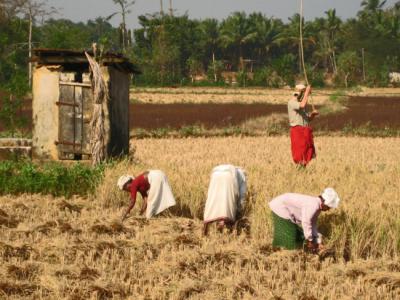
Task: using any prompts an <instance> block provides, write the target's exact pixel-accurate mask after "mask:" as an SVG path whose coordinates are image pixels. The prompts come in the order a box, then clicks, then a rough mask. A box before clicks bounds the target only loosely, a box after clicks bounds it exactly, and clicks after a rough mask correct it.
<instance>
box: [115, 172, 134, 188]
mask: <svg viewBox="0 0 400 300" xmlns="http://www.w3.org/2000/svg"><path fill="white" fill-rule="evenodd" d="M133 178H134V177H133V176H131V175H122V176H121V177H120V178H119V179H118V182H117V186H118V187H119V189H120V190H123V189H124V186H125V184H127V183H128V182H129V181H130V180H132V179H133Z"/></svg>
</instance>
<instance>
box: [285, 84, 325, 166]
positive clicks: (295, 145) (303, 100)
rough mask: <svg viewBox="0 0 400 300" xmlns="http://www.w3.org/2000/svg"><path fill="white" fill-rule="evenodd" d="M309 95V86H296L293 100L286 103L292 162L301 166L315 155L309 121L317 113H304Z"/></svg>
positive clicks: (314, 111)
mask: <svg viewBox="0 0 400 300" xmlns="http://www.w3.org/2000/svg"><path fill="white" fill-rule="evenodd" d="M310 94H311V86H310V85H309V86H307V87H306V86H305V85H304V84H298V85H296V88H295V92H294V94H293V98H292V99H290V100H289V102H288V114H289V124H290V140H291V144H292V157H293V161H294V162H295V163H296V164H299V165H301V166H306V165H307V164H308V163H309V162H310V160H311V159H312V158H314V157H315V155H316V153H315V147H314V140H313V133H312V129H311V127H310V121H311V120H312V119H314V118H315V116H317V115H318V114H319V113H318V111H316V110H313V111H312V112H311V113H310V114H309V113H307V111H306V106H307V102H308V99H309V97H310Z"/></svg>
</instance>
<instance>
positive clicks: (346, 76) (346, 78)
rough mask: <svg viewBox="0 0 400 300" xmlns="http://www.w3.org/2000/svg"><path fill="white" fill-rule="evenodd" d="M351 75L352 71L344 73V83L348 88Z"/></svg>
mask: <svg viewBox="0 0 400 300" xmlns="http://www.w3.org/2000/svg"><path fill="white" fill-rule="evenodd" d="M349 75H350V73H346V74H345V75H344V85H345V86H346V89H347V88H348V87H349V85H348V82H347V80H348V78H349Z"/></svg>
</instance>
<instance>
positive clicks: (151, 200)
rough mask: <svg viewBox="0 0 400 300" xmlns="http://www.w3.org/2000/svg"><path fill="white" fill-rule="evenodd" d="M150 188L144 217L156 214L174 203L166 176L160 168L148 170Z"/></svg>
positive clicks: (148, 217)
mask: <svg viewBox="0 0 400 300" xmlns="http://www.w3.org/2000/svg"><path fill="white" fill-rule="evenodd" d="M148 180H149V183H150V189H149V192H148V198H147V209H146V218H147V219H150V218H151V217H153V216H155V215H158V214H159V213H161V212H162V211H164V210H166V209H167V208H169V207H171V206H174V205H175V204H176V202H175V198H174V195H173V194H172V190H171V187H170V185H169V183H168V180H167V176H165V174H164V173H163V172H162V171H160V170H150V171H149V175H148Z"/></svg>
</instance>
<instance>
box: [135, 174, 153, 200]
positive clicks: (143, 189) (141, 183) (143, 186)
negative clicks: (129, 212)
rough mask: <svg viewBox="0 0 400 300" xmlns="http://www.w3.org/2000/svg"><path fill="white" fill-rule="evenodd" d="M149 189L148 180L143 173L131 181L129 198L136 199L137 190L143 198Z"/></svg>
mask: <svg viewBox="0 0 400 300" xmlns="http://www.w3.org/2000/svg"><path fill="white" fill-rule="evenodd" d="M149 189H150V183H149V180H148V179H147V178H146V177H145V176H144V175H143V174H141V175H139V176H138V177H136V178H135V179H134V180H133V181H132V183H131V200H132V201H136V193H137V192H139V193H140V194H141V195H142V197H143V198H144V197H147V192H148V191H149Z"/></svg>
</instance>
